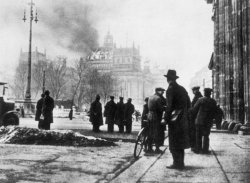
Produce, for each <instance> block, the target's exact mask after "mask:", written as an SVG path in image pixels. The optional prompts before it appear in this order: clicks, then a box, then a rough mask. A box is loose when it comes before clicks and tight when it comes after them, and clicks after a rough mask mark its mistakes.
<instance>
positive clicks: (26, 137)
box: [0, 126, 116, 147]
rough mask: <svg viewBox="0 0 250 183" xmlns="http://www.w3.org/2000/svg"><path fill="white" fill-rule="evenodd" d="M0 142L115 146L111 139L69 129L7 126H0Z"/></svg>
mask: <svg viewBox="0 0 250 183" xmlns="http://www.w3.org/2000/svg"><path fill="white" fill-rule="evenodd" d="M0 143H5V144H30V145H31V144H33V145H56V146H78V147H80V146H81V147H86V146H95V147H99V146H115V145H116V144H115V143H114V142H112V141H107V140H104V139H101V138H95V137H91V136H84V135H81V134H80V133H75V132H73V131H71V130H48V131H46V130H39V129H35V128H24V127H18V126H8V127H1V128H0Z"/></svg>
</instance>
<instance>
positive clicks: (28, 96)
mask: <svg viewBox="0 0 250 183" xmlns="http://www.w3.org/2000/svg"><path fill="white" fill-rule="evenodd" d="M28 4H29V6H30V34H29V54H28V77H27V88H26V93H25V100H31V91H30V88H31V57H32V55H31V54H32V22H33V20H34V21H35V22H36V23H37V22H38V19H37V11H36V15H35V17H34V15H33V6H34V5H35V4H34V3H33V0H31V1H30V3H28ZM34 18H35V19H34ZM23 21H24V22H25V21H26V11H24V16H23Z"/></svg>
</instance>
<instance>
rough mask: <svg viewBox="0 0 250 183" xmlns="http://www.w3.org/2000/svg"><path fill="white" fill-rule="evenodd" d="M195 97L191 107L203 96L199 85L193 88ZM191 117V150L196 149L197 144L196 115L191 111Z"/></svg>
mask: <svg viewBox="0 0 250 183" xmlns="http://www.w3.org/2000/svg"><path fill="white" fill-rule="evenodd" d="M192 91H193V94H194V98H193V100H192V102H191V107H194V105H195V103H196V102H197V101H198V99H199V98H201V97H202V94H201V92H200V87H199V86H194V87H193V88H192ZM189 117H190V119H189V135H190V146H191V151H195V146H196V130H195V117H194V116H193V115H192V114H191V113H190V116H189Z"/></svg>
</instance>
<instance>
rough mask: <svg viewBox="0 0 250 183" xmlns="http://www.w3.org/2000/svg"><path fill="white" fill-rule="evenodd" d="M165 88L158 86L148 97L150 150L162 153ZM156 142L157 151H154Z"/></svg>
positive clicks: (150, 151)
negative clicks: (161, 137)
mask: <svg viewBox="0 0 250 183" xmlns="http://www.w3.org/2000/svg"><path fill="white" fill-rule="evenodd" d="M164 91H165V90H164V89H163V88H156V89H155V94H154V95H152V96H151V97H149V99H148V109H149V113H148V123H149V124H148V125H149V134H148V135H149V137H148V150H147V151H148V152H149V153H152V152H155V153H161V152H162V151H161V150H160V146H161V139H160V135H159V134H160V132H161V127H162V125H161V120H162V115H163V111H164V97H163V93H164ZM153 143H154V144H155V151H153V148H152V144H153Z"/></svg>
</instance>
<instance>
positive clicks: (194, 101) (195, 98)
mask: <svg viewBox="0 0 250 183" xmlns="http://www.w3.org/2000/svg"><path fill="white" fill-rule="evenodd" d="M201 97H203V96H202V94H201V92H197V94H196V95H195V96H194V98H193V100H192V103H191V107H194V105H195V103H196V102H197V101H198V99H199V98H201Z"/></svg>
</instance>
